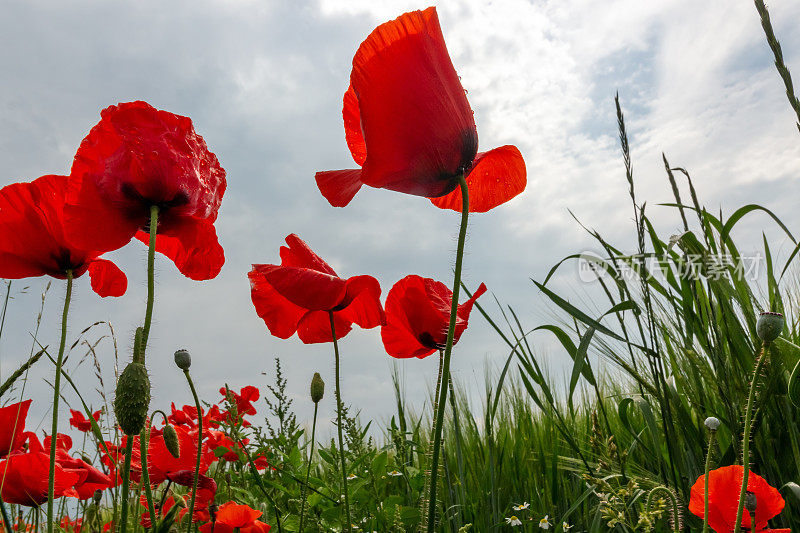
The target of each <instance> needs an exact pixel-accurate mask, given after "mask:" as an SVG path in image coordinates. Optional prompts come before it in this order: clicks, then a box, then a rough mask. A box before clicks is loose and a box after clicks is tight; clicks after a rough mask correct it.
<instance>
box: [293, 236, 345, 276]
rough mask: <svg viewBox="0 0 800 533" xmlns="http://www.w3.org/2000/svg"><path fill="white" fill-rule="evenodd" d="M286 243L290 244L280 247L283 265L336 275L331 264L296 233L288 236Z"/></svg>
mask: <svg viewBox="0 0 800 533" xmlns="http://www.w3.org/2000/svg"><path fill="white" fill-rule="evenodd" d="M286 244H288V246H281V249H280V256H281V266H285V267H301V268H310V269H311V270H316V271H318V272H323V273H325V274H330V275H331V276H335V275H336V272H334V271H333V269H332V268H331V267H330V265H328V263H326V262H325V261H324V260H323V259H322V258H321V257H320V256H318V255H317V254H315V253H314V252H313V250H311V247H309V246H308V245H307V244H306V243H305V242H304V241H303V239H301V238H300V237H298V236H297V235H295V234H294V233H292V234H290V235H287V236H286Z"/></svg>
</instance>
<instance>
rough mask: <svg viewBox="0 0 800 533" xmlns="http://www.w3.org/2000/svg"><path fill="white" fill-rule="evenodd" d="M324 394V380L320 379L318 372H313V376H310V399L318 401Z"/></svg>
mask: <svg viewBox="0 0 800 533" xmlns="http://www.w3.org/2000/svg"><path fill="white" fill-rule="evenodd" d="M324 395H325V382H324V381H322V376H320V375H319V372H314V377H313V378H311V401H312V402H314V403H319V401H320V400H322V397H323V396H324Z"/></svg>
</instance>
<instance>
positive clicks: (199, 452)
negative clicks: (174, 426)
mask: <svg viewBox="0 0 800 533" xmlns="http://www.w3.org/2000/svg"><path fill="white" fill-rule="evenodd" d="M183 374H184V375H185V376H186V381H188V382H189V388H190V389H192V397H194V405H195V408H196V409H197V461H196V462H195V465H194V480H193V482H192V501H191V503H190V504H189V525H188V526H187V528H186V532H187V533H191V531H192V520H193V518H192V517H194V503H195V498H197V480H198V478H199V476H200V458H201V457H202V456H203V410H202V407H200V398H198V397H197V390H195V388H194V382H193V381H192V376H190V375H189V369H186V370H184V371H183Z"/></svg>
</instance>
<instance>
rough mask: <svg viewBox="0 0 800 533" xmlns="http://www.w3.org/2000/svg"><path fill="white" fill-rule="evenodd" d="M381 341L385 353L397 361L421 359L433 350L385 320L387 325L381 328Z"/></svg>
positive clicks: (403, 329)
mask: <svg viewBox="0 0 800 533" xmlns="http://www.w3.org/2000/svg"><path fill="white" fill-rule="evenodd" d="M381 340H382V341H383V347H384V349H385V350H386V353H387V354H389V355H391V356H392V357H396V358H398V359H408V358H410V357H418V358H419V359H423V358H425V357H427V356H429V355H430V354H432V353H433V352H435V351H436V349H435V348H428V347H427V346H423V345H422V343H420V342H419V340H418V339H417V338H416V337H415V336H414V335H412V334H411V332H410V331H409V330H408V329H406V328H404V327H402V326H400V325H398V324H397V323H396V322H393V321H392V318H391V317H388V318H387V323H386V325H385V326H383V327H382V328H381Z"/></svg>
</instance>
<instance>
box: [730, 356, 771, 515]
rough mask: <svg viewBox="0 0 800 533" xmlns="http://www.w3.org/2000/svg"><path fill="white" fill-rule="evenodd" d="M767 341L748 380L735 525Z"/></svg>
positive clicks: (747, 473)
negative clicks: (739, 488)
mask: <svg viewBox="0 0 800 533" xmlns="http://www.w3.org/2000/svg"><path fill="white" fill-rule="evenodd" d="M768 349H769V342H768V341H764V343H763V344H762V346H761V352H760V353H759V355H758V360H757V361H756V366H755V368H754V369H753V379H752V380H751V382H750V394H749V395H748V397H747V410H746V411H745V413H744V436H743V437H742V488H741V490H740V491H739V505H738V507H737V508H736V521H735V522H734V524H735V525H736V527H739V525H740V524H741V523H742V512H743V511H744V498H745V493H746V492H747V478H748V477H749V476H750V430H751V429H752V426H753V404H754V403H755V397H756V385H757V384H758V377H759V374H760V373H761V369H762V368H763V367H764V362H765V360H766V359H767V350H768Z"/></svg>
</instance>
